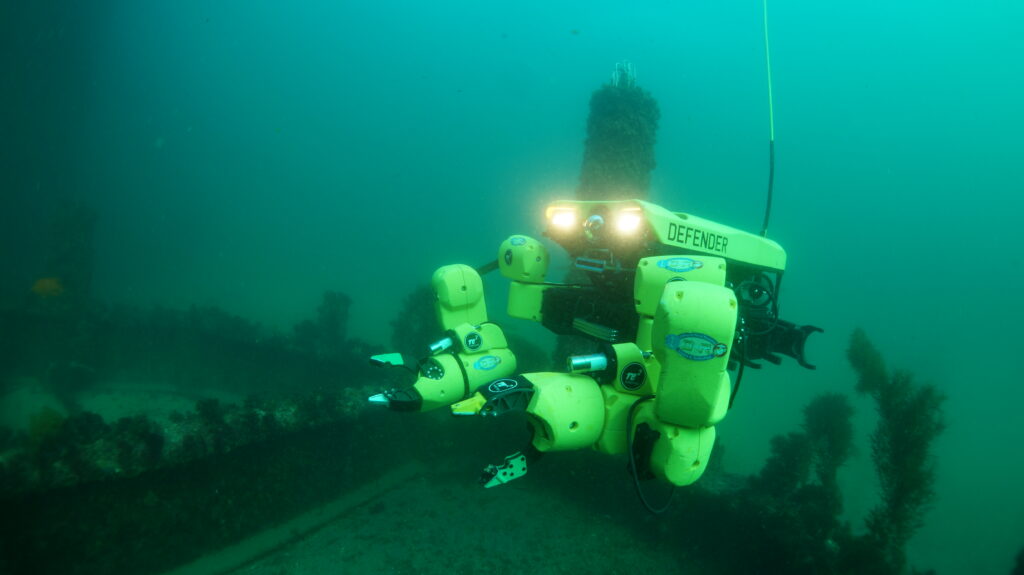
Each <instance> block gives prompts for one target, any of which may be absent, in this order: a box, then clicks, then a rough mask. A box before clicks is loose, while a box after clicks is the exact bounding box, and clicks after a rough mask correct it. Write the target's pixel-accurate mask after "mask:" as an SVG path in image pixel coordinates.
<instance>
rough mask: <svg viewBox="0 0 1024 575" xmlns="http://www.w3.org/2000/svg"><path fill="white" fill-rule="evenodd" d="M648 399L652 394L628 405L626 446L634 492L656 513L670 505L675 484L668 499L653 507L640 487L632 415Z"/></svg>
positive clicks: (665, 509) (652, 397) (648, 508)
mask: <svg viewBox="0 0 1024 575" xmlns="http://www.w3.org/2000/svg"><path fill="white" fill-rule="evenodd" d="M650 399H654V396H653V395H645V396H643V397H641V398H640V399H638V400H636V402H634V403H633V405H631V406H629V414H628V416H627V417H626V447H627V449H628V452H629V474H630V475H632V476H633V486H634V487H636V494H637V496H638V497H640V502H641V503H643V504H644V507H646V508H647V510H648V511H650V512H651V513H654V514H655V515H658V514H660V513H664V512H666V511H668V508H669V507H671V506H672V496H673V495H675V492H676V486H675V485H673V486H672V490H671V491H669V494H668V501H666V502H665V505H664V506H663V507H654V506H653V505H651V503H650V502H649V501H647V497H645V496H644V491H643V489H642V488H641V487H640V474H639V472H638V471H637V469H636V458H635V457H634V455H633V416H634V415H636V409H637V407H638V406H639V405H640V404H641V403H643V402H645V401H647V400H650Z"/></svg>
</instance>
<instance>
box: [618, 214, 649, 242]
mask: <svg viewBox="0 0 1024 575" xmlns="http://www.w3.org/2000/svg"><path fill="white" fill-rule="evenodd" d="M643 222H644V216H643V212H641V211H640V208H630V209H625V210H622V211H620V212H618V213H617V214H615V231H617V232H618V233H619V234H620V235H624V236H631V235H633V234H635V233H636V232H637V231H638V230H639V229H640V225H641V224H643Z"/></svg>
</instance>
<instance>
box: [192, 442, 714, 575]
mask: <svg viewBox="0 0 1024 575" xmlns="http://www.w3.org/2000/svg"><path fill="white" fill-rule="evenodd" d="M452 464H453V465H455V466H456V467H460V466H461V465H462V463H461V462H452ZM410 469H411V471H410ZM467 471H468V470H467V469H459V470H457V471H456V470H455V469H451V468H449V469H445V468H444V467H439V466H434V467H428V466H426V465H422V464H419V465H417V466H416V467H413V468H410V467H409V466H405V467H404V468H402V469H399V470H398V471H396V472H392V473H391V474H389V476H386V477H383V478H381V479H380V480H379V481H377V482H374V483H372V484H370V485H368V486H367V487H366V488H364V489H362V490H360V491H361V493H356V494H349V495H348V496H346V497H344V498H342V500H339V501H338V502H335V503H334V504H329V505H327V506H325V507H326V508H330V507H331V506H332V505H333V506H334V507H335V510H336V511H337V515H335V516H334V517H330V518H327V517H325V515H330V514H329V513H327V514H325V513H320V514H318V513H317V512H314V513H312V514H307V519H303V518H300V519H298V520H296V521H295V522H292V523H290V524H288V525H285V526H282V527H280V528H278V529H277V530H276V531H277V533H276V535H275V534H273V533H264V534H261V535H258V536H256V537H253V538H251V539H250V540H248V541H246V542H243V543H241V544H239V545H238V546H235V547H233V548H231V549H227V550H224V551H223V552H222V553H221V554H218V555H219V556H211V557H208V558H205V559H204V560H203V561H200V562H197V563H195V564H193V565H191V566H186V567H185V568H182V569H180V570H177V571H175V572H174V573H175V575H184V574H186V573H230V574H232V575H280V574H295V575H305V574H327V573H332V574H336V573H342V574H347V573H352V574H357V573H358V574H362V573H367V574H371V573H372V574H378V573H381V574H383V573H389V574H414V573H415V574H424V575H430V574H476V573H482V574H513V573H536V574H549V573H550V574H559V573H566V574H568V573H572V574H574V575H578V574H580V573H606V574H615V573H622V574H626V573H638V572H639V573H658V574H664V573H682V572H692V573H696V572H700V571H699V570H691V569H683V568H682V567H681V563H680V560H681V559H682V558H681V557H680V555H679V553H678V552H675V551H674V550H673V547H674V546H673V545H672V543H673V541H672V535H673V534H672V533H670V532H666V530H665V529H664V528H662V527H659V525H661V521H660V520H659V519H658V518H656V517H653V516H648V515H646V512H644V511H642V510H641V509H640V508H639V503H636V502H635V500H633V499H632V493H630V492H629V491H626V490H620V489H618V486H617V487H615V488H613V489H611V490H610V491H609V492H612V491H614V494H615V495H614V496H615V497H616V499H619V498H621V499H622V500H625V502H627V503H628V505H625V506H622V503H623V502H622V501H616V505H618V506H619V509H618V510H617V511H615V510H613V511H611V512H610V513H609V512H603V511H602V507H603V506H602V502H601V501H600V500H585V499H583V498H580V497H578V496H573V495H572V494H571V493H566V492H564V491H563V492H559V490H557V489H556V490H554V491H552V490H550V489H544V488H543V486H542V485H538V481H540V480H542V479H533V478H530V477H529V476H527V477H526V478H523V479H520V480H519V481H520V482H521V483H520V485H516V484H515V483H511V484H509V485H505V486H502V487H499V488H495V489H484V488H482V487H479V486H478V485H477V484H476V483H475V481H474V478H472V477H468V476H467ZM542 472H543V470H542V471H539V472H538V474H540V473H542ZM531 479H533V480H532V481H531ZM622 486H623V487H625V485H624V484H623V485H622ZM538 487H539V488H538ZM353 495H355V496H354V497H353ZM634 503H635V506H634ZM304 521H305V524H303V523H304ZM638 527H639V529H638ZM638 533H640V534H641V535H640V536H638ZM283 539H286V540H283ZM232 564H235V565H232Z"/></svg>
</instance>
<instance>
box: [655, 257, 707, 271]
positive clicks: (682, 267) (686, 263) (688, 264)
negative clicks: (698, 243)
mask: <svg viewBox="0 0 1024 575" xmlns="http://www.w3.org/2000/svg"><path fill="white" fill-rule="evenodd" d="M658 267H659V268H663V269H666V270H668V271H670V272H676V273H686V272H691V271H693V270H699V269H700V268H702V267H704V262H702V261H700V260H695V259H693V258H670V259H667V260H661V261H659V262H658Z"/></svg>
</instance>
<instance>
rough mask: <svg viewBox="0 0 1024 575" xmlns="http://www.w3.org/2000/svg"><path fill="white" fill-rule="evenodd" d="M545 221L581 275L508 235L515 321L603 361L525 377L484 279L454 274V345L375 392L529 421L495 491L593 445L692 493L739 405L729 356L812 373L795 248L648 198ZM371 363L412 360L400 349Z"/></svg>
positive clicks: (421, 404) (504, 247)
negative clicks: (559, 271) (490, 307)
mask: <svg viewBox="0 0 1024 575" xmlns="http://www.w3.org/2000/svg"><path fill="white" fill-rule="evenodd" d="M546 218H547V222H548V226H547V229H546V231H545V235H547V236H548V237H549V238H551V239H552V240H554V241H555V242H557V243H559V244H560V245H561V246H562V247H564V248H565V249H566V250H567V251H568V252H569V255H570V257H571V258H573V264H574V267H575V268H576V269H578V270H580V272H581V273H582V274H584V275H585V279H586V281H583V282H580V283H573V284H556V283H551V282H548V281H546V277H545V276H546V274H547V270H548V265H549V261H550V258H549V254H548V252H547V249H546V248H545V246H544V244H543V243H541V242H539V241H537V240H535V239H533V238H530V237H527V236H522V235H514V236H511V237H509V238H508V239H507V240H505V242H503V243H502V244H501V246H500V248H499V250H498V259H497V267H498V269H500V271H501V274H502V275H503V276H505V277H506V278H508V279H509V280H511V282H512V284H511V286H510V292H509V301H508V314H509V315H510V316H512V317H515V318H522V319H527V320H531V321H536V322H540V323H542V324H543V325H545V326H546V327H548V328H549V329H551V330H552V331H554V332H555V333H559V334H576V335H583V336H586V337H588V338H589V339H591V340H593V341H594V342H595V346H597V347H598V352H597V353H593V354H588V355H583V356H574V357H570V358H568V360H567V372H540V373H525V374H521V375H515V374H516V361H515V356H514V354H513V353H512V351H511V350H509V349H508V343H507V341H506V340H505V337H504V335H503V333H502V331H501V329H500V328H499V327H498V326H497V325H495V324H493V323H490V322H489V321H488V318H487V309H486V305H485V303H484V294H483V283H482V280H481V278H480V274H479V273H478V272H477V271H476V270H475V269H473V268H471V267H469V266H465V265H458V264H457V265H450V266H444V267H442V268H440V269H438V270H437V271H436V272H435V273H434V277H433V282H432V284H433V288H434V291H435V293H436V294H437V304H436V310H437V318H438V322H439V324H440V326H441V329H442V330H444V331H445V333H446V337H445V338H444V339H442V340H440V341H439V342H437V343H435V344H434V345H433V346H431V354H430V355H429V356H428V357H426V358H424V359H422V360H420V361H418V362H417V363H416V364H415V365H416V369H415V371H416V373H417V378H416V381H415V383H414V384H413V385H412V387H410V388H406V389H401V390H398V389H393V390H389V391H386V392H384V393H381V394H378V395H375V396H373V397H371V398H370V401H371V402H372V403H379V404H386V405H388V406H390V407H391V408H393V409H398V410H406V411H426V410H429V409H434V408H438V407H442V406H451V409H452V413H453V414H456V415H484V416H494V415H501V414H504V413H507V412H510V411H523V412H525V413H526V416H527V418H528V420H529V422H530V424H531V427H532V429H533V438H532V440H531V444H530V446H528V447H527V449H525V450H524V451H523V452H517V453H515V454H513V455H510V456H509V457H507V458H506V459H505V462H504V463H503V464H501V465H497V466H490V467H489V468H488V470H487V474H486V475H485V477H486V485H487V486H488V487H491V486H494V485H500V484H502V483H506V482H507V481H510V480H512V479H515V478H517V477H520V476H522V475H523V474H525V472H526V467H527V465H528V463H529V462H530V461H531V460H532V459H534V458H535V457H536V456H538V455H539V454H540V453H544V452H549V451H564V450H571V449H581V448H587V447H590V448H593V449H597V450H598V451H601V452H604V453H609V454H620V453H626V452H629V453H630V462H631V466H632V468H633V469H634V471H635V473H637V474H643V475H651V474H653V475H654V476H656V477H659V478H662V479H665V480H667V481H668V482H670V483H672V484H673V485H680V486H682V485H688V484H690V483H693V482H694V481H696V480H697V479H699V478H700V476H701V474H702V473H703V472H704V469H705V467H706V465H707V462H708V458H709V456H710V454H711V449H712V446H713V444H714V439H715V428H714V426H715V424H717V423H718V422H719V421H721V419H722V418H723V417H724V416H725V414H726V411H727V410H728V407H729V404H730V399H731V388H732V386H731V385H730V384H731V379H730V376H729V373H728V367H729V365H730V361H732V362H733V364H734V365H738V366H742V365H751V366H756V365H757V364H755V363H754V362H753V360H755V359H766V360H768V361H771V362H773V363H778V361H779V360H778V358H777V356H775V352H778V353H783V354H785V355H790V356H792V357H794V358H796V359H797V360H798V361H799V362H800V363H801V365H805V366H806V367H813V366H810V365H809V364H807V363H806V362H805V361H804V360H803V343H804V341H805V339H806V337H807V336H808V335H809V334H810V333H813V332H814V331H819V330H818V328H813V327H809V326H805V327H799V328H798V327H796V326H794V325H793V324H790V323H788V322H783V321H781V320H780V319H779V318H778V315H777V310H778V300H777V289H778V285H779V280H780V279H781V274H782V272H783V270H784V268H785V265H786V253H785V251H784V250H783V249H782V247H780V246H779V245H778V244H777V243H775V242H774V241H771V240H769V239H766V238H763V237H760V236H756V235H753V234H749V233H747V232H743V231H741V230H737V229H734V228H731V227H728V226H724V225H721V224H718V223H715V222H712V221H709V220H705V219H701V218H698V217H696V216H693V215H690V214H685V213H675V212H670V211H668V210H666V209H664V208H662V207H660V206H657V205H654V204H651V203H648V202H644V201H639V200H629V201H601V202H581V201H559V202H555V203H553V204H551V205H550V206H548V207H547V210H546ZM373 361H374V362H376V363H378V364H381V365H397V366H405V367H407V368H410V370H412V366H413V362H412V361H410V360H408V359H407V358H403V357H401V356H399V355H397V354H388V355H383V356H375V357H374V358H373ZM639 466H642V467H643V469H639V468H638V467H639Z"/></svg>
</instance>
